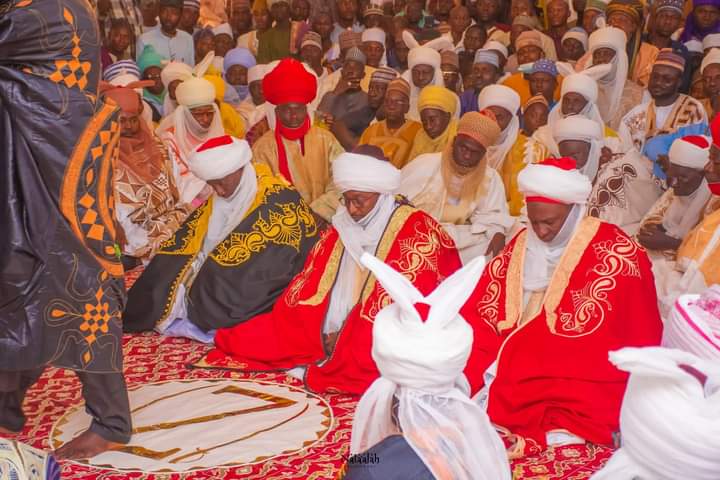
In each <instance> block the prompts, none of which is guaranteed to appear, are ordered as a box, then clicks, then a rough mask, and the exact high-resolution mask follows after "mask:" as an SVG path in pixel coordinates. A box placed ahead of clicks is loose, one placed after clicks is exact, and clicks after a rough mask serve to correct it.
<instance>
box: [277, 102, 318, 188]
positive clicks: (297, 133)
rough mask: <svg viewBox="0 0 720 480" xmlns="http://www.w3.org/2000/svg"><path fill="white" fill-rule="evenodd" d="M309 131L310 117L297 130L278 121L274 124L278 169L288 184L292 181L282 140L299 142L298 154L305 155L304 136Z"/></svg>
mask: <svg viewBox="0 0 720 480" xmlns="http://www.w3.org/2000/svg"><path fill="white" fill-rule="evenodd" d="M309 130H310V115H308V116H306V117H305V121H304V122H303V124H302V125H300V126H299V127H298V128H288V127H286V126H285V125H283V124H282V122H280V119H278V120H277V121H276V122H275V143H276V144H277V151H278V168H279V169H280V174H281V175H282V176H283V177H285V179H286V180H287V181H288V182H290V183H293V180H292V176H291V175H290V167H289V166H288V160H287V153H286V152H285V145H283V141H282V139H283V138H286V139H288V140H293V141H294V140H300V152H302V154H303V155H305V135H306V134H307V132H308V131H309Z"/></svg>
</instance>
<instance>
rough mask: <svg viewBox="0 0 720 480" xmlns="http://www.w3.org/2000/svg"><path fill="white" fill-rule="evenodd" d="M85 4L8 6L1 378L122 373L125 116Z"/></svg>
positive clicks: (0, 109) (70, 0)
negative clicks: (120, 117)
mask: <svg viewBox="0 0 720 480" xmlns="http://www.w3.org/2000/svg"><path fill="white" fill-rule="evenodd" d="M100 45H101V42H100V35H99V31H98V23H97V19H96V17H95V13H94V11H93V9H92V7H91V6H90V3H88V2H86V1H83V0H10V1H9V2H7V1H6V2H2V5H0V145H2V149H3V150H2V152H1V153H0V178H2V180H0V204H1V205H2V208H0V226H1V228H2V234H0V370H6V371H14V370H28V369H33V368H35V367H40V366H42V365H45V364H48V363H50V364H52V365H55V366H58V367H64V368H71V369H75V370H82V371H87V372H93V373H110V372H120V371H122V348H121V334H122V326H121V321H120V317H121V313H120V312H121V311H122V308H123V304H124V297H125V289H124V287H123V282H122V276H123V268H122V265H121V263H120V261H119V260H118V257H117V254H116V245H115V220H114V212H113V204H112V190H111V188H112V163H113V159H114V157H115V156H116V155H117V141H118V136H119V129H118V124H117V121H116V117H117V107H116V105H115V104H105V103H103V102H102V101H98V99H97V88H98V82H99V78H100Z"/></svg>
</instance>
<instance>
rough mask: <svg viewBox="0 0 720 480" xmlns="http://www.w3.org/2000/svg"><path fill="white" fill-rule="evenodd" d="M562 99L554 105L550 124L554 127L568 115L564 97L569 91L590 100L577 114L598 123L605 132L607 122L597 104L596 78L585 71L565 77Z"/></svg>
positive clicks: (549, 120)
mask: <svg viewBox="0 0 720 480" xmlns="http://www.w3.org/2000/svg"><path fill="white" fill-rule="evenodd" d="M560 91H561V95H560V101H559V102H558V103H557V105H555V106H554V107H553V109H552V110H551V111H550V115H549V116H548V125H549V126H550V128H551V129H552V128H554V126H555V124H556V123H557V122H558V121H559V120H561V119H562V118H566V116H565V115H564V114H563V113H562V97H563V96H565V94H567V93H569V92H573V93H578V94H580V95H582V96H583V98H585V100H587V101H588V103H587V104H586V105H585V107H584V108H583V109H582V111H580V112H579V113H578V114H577V116H578V117H584V118H587V119H589V120H592V121H594V122H595V123H597V124H598V125H599V126H600V128H601V130H602V131H603V135H604V132H605V122H604V121H603V119H602V116H600V110H599V109H598V106H597V97H598V86H597V82H596V81H595V79H593V78H592V77H589V76H587V75H585V74H584V73H573V74H570V75H568V76H566V77H565V79H564V80H563V83H562V87H561V90H560Z"/></svg>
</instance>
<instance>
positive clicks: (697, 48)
mask: <svg viewBox="0 0 720 480" xmlns="http://www.w3.org/2000/svg"><path fill="white" fill-rule="evenodd" d="M684 45H685V48H687V49H688V52H694V53H703V44H702V42H701V41H700V40H695V39H693V40H688V41H687V42H685V44H684Z"/></svg>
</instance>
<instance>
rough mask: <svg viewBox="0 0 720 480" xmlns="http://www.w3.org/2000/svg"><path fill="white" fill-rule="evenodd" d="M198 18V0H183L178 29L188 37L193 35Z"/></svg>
mask: <svg viewBox="0 0 720 480" xmlns="http://www.w3.org/2000/svg"><path fill="white" fill-rule="evenodd" d="M199 18H200V0H184V2H183V9H182V14H181V15H180V24H179V25H178V28H179V29H180V30H182V31H183V32H187V33H189V34H190V35H192V34H193V33H195V30H197V28H198V26H197V23H198V19H199Z"/></svg>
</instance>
